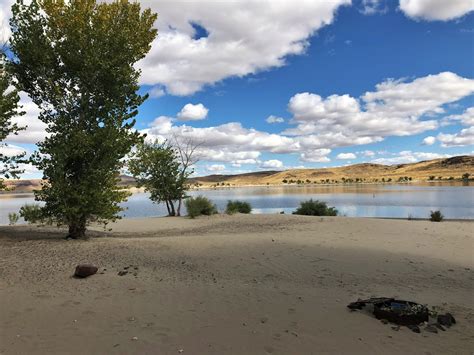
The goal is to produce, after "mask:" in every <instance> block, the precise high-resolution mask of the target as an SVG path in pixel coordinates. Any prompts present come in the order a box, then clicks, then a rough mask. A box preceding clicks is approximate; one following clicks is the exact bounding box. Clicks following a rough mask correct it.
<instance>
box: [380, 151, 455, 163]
mask: <svg viewBox="0 0 474 355" xmlns="http://www.w3.org/2000/svg"><path fill="white" fill-rule="evenodd" d="M394 155H395V156H394V157H390V158H377V159H374V160H372V161H371V162H372V163H374V164H384V165H391V164H408V163H416V162H419V161H423V160H432V159H439V158H449V157H451V155H449V154H438V153H428V152H412V151H410V150H405V151H402V152H399V153H396V154H394Z"/></svg>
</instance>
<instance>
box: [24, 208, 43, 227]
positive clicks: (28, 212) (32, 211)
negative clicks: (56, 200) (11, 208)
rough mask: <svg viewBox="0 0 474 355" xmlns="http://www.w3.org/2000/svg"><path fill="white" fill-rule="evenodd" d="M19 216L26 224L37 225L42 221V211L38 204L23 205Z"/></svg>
mask: <svg viewBox="0 0 474 355" xmlns="http://www.w3.org/2000/svg"><path fill="white" fill-rule="evenodd" d="M20 216H21V217H23V219H24V220H25V222H28V223H39V222H42V221H43V211H42V209H41V206H40V205H38V204H32V205H29V204H26V205H24V206H23V207H21V208H20Z"/></svg>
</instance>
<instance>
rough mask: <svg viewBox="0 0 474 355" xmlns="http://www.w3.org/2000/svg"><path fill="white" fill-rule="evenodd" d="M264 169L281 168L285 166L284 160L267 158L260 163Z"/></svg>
mask: <svg viewBox="0 0 474 355" xmlns="http://www.w3.org/2000/svg"><path fill="white" fill-rule="evenodd" d="M260 167H261V168H263V169H280V168H282V167H283V162H281V161H280V160H277V159H271V160H266V161H264V162H262V163H261V164H260Z"/></svg>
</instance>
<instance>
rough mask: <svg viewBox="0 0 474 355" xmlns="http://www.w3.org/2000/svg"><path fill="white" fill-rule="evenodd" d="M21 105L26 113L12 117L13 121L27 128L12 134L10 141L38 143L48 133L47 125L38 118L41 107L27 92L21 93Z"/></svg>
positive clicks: (8, 140) (8, 139)
mask: <svg viewBox="0 0 474 355" xmlns="http://www.w3.org/2000/svg"><path fill="white" fill-rule="evenodd" d="M20 106H21V107H22V111H24V112H25V113H26V114H25V115H23V116H17V117H14V118H13V119H12V121H13V123H16V124H18V126H20V127H26V129H25V130H23V131H20V132H18V135H14V134H11V135H9V136H8V137H7V139H6V142H8V143H15V144H18V143H33V144H35V143H38V142H41V141H42V140H43V139H44V138H45V137H46V135H47V133H46V127H47V125H46V124H44V123H43V122H41V121H40V120H39V119H38V116H39V114H40V109H39V107H38V106H36V105H35V104H34V103H33V102H32V101H31V99H30V98H29V97H28V95H26V93H24V92H21V93H20Z"/></svg>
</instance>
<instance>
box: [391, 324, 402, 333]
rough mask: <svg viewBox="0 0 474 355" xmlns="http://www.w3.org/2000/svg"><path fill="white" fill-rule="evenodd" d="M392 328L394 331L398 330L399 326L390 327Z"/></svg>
mask: <svg viewBox="0 0 474 355" xmlns="http://www.w3.org/2000/svg"><path fill="white" fill-rule="evenodd" d="M392 329H393V330H395V331H396V332H398V331H399V330H400V326H399V325H397V326H396V327H392Z"/></svg>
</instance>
